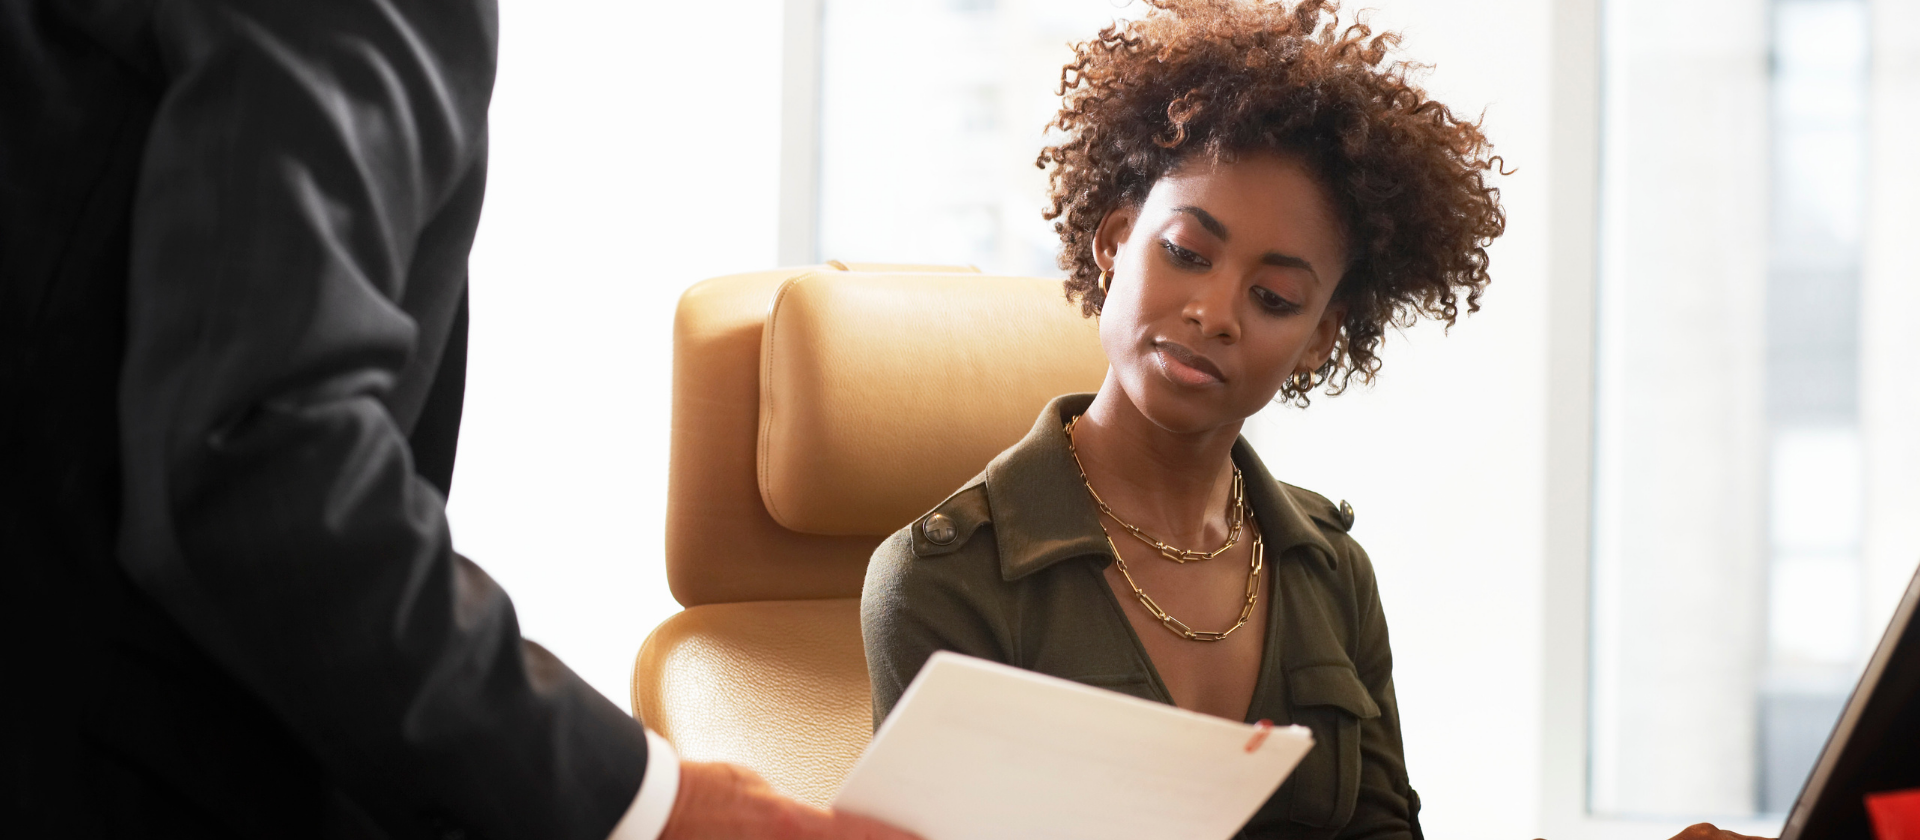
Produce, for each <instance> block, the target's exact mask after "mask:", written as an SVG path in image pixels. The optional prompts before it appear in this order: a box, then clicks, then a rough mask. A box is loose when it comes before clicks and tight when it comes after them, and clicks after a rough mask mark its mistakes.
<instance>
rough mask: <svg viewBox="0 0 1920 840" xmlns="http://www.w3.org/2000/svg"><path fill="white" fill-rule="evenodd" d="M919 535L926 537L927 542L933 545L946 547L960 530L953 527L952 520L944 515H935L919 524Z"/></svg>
mask: <svg viewBox="0 0 1920 840" xmlns="http://www.w3.org/2000/svg"><path fill="white" fill-rule="evenodd" d="M920 533H922V534H925V535H926V537H927V542H930V543H933V544H934V545H948V544H950V543H952V542H953V538H954V537H956V536H958V535H959V534H960V529H958V528H955V527H954V526H953V519H952V518H950V517H948V516H947V515H946V514H944V513H936V514H934V515H932V516H929V517H927V519H926V521H925V522H922V523H920Z"/></svg>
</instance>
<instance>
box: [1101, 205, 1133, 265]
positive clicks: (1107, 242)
mask: <svg viewBox="0 0 1920 840" xmlns="http://www.w3.org/2000/svg"><path fill="white" fill-rule="evenodd" d="M1139 217H1140V211H1139V208H1137V207H1125V206H1123V207H1116V208H1114V209H1112V210H1108V211H1107V215H1106V216H1104V217H1102V218H1101V219H1100V226H1099V227H1097V228H1095V229H1094V231H1093V263H1094V265H1097V266H1100V270H1101V271H1112V270H1113V264H1114V261H1115V259H1116V258H1117V257H1118V256H1119V254H1120V247H1121V246H1122V245H1125V244H1127V237H1128V236H1130V235H1132V234H1133V222H1134V220H1135V219H1137V218H1139Z"/></svg>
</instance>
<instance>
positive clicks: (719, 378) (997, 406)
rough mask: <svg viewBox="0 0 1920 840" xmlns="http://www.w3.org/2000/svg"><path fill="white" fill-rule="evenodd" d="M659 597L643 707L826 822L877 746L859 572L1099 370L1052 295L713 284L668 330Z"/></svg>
mask: <svg viewBox="0 0 1920 840" xmlns="http://www.w3.org/2000/svg"><path fill="white" fill-rule="evenodd" d="M673 366H674V368H673V431H672V438H673V439H672V460H671V465H670V467H669V476H668V500H667V546H666V561H667V580H668V582H669V584H670V585H671V587H672V590H673V594H674V597H675V598H676V599H677V600H679V602H680V603H681V605H683V606H685V607H686V610H685V611H683V612H681V613H679V614H677V615H675V616H673V617H672V618H669V619H668V620H667V621H665V622H663V623H661V625H660V626H659V627H658V628H656V629H655V630H654V631H653V633H652V634H651V635H649V636H648V637H647V640H646V642H645V644H643V645H642V646H641V649H640V655H639V657H638V659H637V660H636V661H635V663H634V673H633V708H634V712H635V714H638V715H640V716H641V717H642V718H643V719H644V720H645V721H646V722H647V725H648V726H650V727H652V728H653V729H654V730H655V731H657V732H659V733H660V734H661V735H663V736H665V737H666V738H667V739H668V740H670V741H672V742H673V743H674V745H675V746H676V747H677V748H678V749H679V750H680V751H681V753H682V755H683V756H684V757H686V758H688V759H691V760H696V761H729V762H733V763H736V764H742V765H745V766H747V767H750V768H753V769H754V770H756V771H758V772H759V773H760V774H761V775H762V776H764V777H766V779H767V780H768V782H769V783H771V784H772V785H773V786H774V787H775V788H776V789H778V790H780V791H782V792H784V793H786V794H788V795H790V796H793V797H795V798H798V799H800V800H802V801H807V802H812V803H815V804H825V803H826V802H828V801H829V800H830V799H832V797H833V794H834V792H835V791H836V790H838V788H839V786H840V782H841V780H842V779H843V778H844V777H845V776H846V773H847V771H848V770H849V769H851V767H852V766H853V762H854V760H855V759H857V758H858V757H859V755H860V752H861V751H862V750H863V749H865V748H866V744H867V742H868V740H869V738H870V733H871V727H872V713H871V710H870V706H869V703H870V695H869V688H868V683H867V667H866V658H865V655H864V653H863V649H862V646H861V642H860V613H859V609H860V600H859V596H860V585H861V581H862V579H863V577H864V575H865V571H866V565H867V558H868V557H869V556H870V555H871V554H872V552H873V549H874V547H875V546H877V545H879V542H880V540H881V539H882V538H884V537H885V536H886V535H888V534H891V533H893V532H894V531H896V530H898V529H899V528H901V527H903V526H905V525H906V524H908V523H910V522H912V521H913V520H914V519H915V518H917V517H918V516H919V515H920V514H922V513H924V512H925V511H926V510H927V509H929V508H931V507H933V505H935V504H937V503H938V502H939V501H940V500H941V499H944V498H945V497H946V496H947V494H949V493H951V492H952V491H954V490H955V489H958V488H959V487H960V485H961V484H962V483H963V482H965V481H966V480H967V479H968V478H970V477H971V476H973V475H975V474H977V473H978V472H979V471H980V470H981V469H982V468H984V467H985V466H986V463H987V461H989V460H991V459H992V457H993V456H994V455H995V454H998V453H999V452H1000V450H1002V449H1004V448H1006V447H1008V446H1010V445H1012V444H1013V443H1014V442H1015V441H1017V440H1019V439H1020V436H1021V435H1023V434H1025V433H1026V430H1027V429H1028V428H1029V427H1031V426H1032V424H1033V418H1034V417H1035V416H1036V415H1037V414H1038V412H1039V411H1040V409H1041V408H1042V407H1043V406H1045V404H1046V402H1047V400H1049V399H1051V398H1052V397H1054V396H1056V395H1058V394H1062V393H1067V392H1070V391H1091V390H1095V389H1097V388H1098V387H1099V385H1100V380H1101V378H1102V376H1104V374H1105V371H1106V360H1105V357H1104V356H1103V355H1102V354H1101V351H1100V346H1099V341H1098V331H1097V327H1096V325H1095V324H1094V322H1093V321H1091V320H1089V319H1084V318H1082V317H1081V316H1080V313H1079V310H1078V308H1077V307H1075V306H1073V305H1071V304H1069V303H1068V302H1067V301H1066V299H1065V297H1064V295H1063V294H1062V292H1061V287H1060V281H1058V280H1047V279H1036V278H1023V277H990V276H986V275H982V274H979V273H977V272H976V271H975V270H973V269H966V268H947V267H937V266H892V265H863V264H855V265H851V266H848V265H844V264H840V263H833V264H830V265H826V266H813V267H808V268H800V269H784V270H779V271H766V272H757V273H753V274H739V275H733V276H729V277H720V278H716V279H713V280H708V281H706V282H703V283H700V284H699V285H696V286H694V287H693V288H691V289H689V290H688V291H687V293H686V294H685V295H684V296H682V297H681V299H680V308H679V311H678V313H677V314H676V316H675V320H674V361H673Z"/></svg>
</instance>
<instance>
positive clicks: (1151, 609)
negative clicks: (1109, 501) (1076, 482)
mask: <svg viewBox="0 0 1920 840" xmlns="http://www.w3.org/2000/svg"><path fill="white" fill-rule="evenodd" d="M1079 419H1080V418H1079V417H1078V416H1075V417H1074V418H1073V420H1069V421H1067V430H1066V431H1067V452H1068V453H1070V454H1072V455H1073V465H1074V466H1075V467H1077V468H1079V470H1080V483H1082V484H1085V485H1086V486H1087V493H1088V494H1089V495H1091V496H1093V500H1094V503H1095V504H1097V505H1099V506H1100V511H1101V512H1102V513H1105V514H1106V515H1108V516H1110V517H1113V521H1115V522H1119V523H1120V524H1121V525H1123V526H1124V525H1126V524H1127V523H1126V522H1123V521H1121V519H1120V517H1118V516H1113V512H1112V511H1111V510H1109V509H1108V508H1107V506H1106V503H1105V502H1101V501H1100V494H1099V493H1095V492H1094V491H1093V482H1091V481H1088V480H1087V468H1086V467H1085V466H1083V465H1082V464H1081V463H1080V453H1079V452H1078V451H1075V450H1074V448H1073V423H1074V421H1075V420H1079ZM1233 473H1234V475H1233V478H1234V485H1235V494H1234V495H1235V497H1236V498H1235V500H1234V504H1235V507H1236V509H1237V510H1238V511H1239V518H1240V519H1242V520H1244V519H1245V518H1246V505H1245V503H1244V502H1243V500H1242V499H1241V498H1239V496H1240V493H1239V483H1240V468H1239V467H1235V468H1234V470H1233ZM1128 527H1129V528H1131V526H1128ZM1100 533H1101V535H1102V536H1105V537H1106V538H1107V548H1110V549H1112V550H1113V565H1114V568H1117V569H1119V570H1120V577H1121V579H1123V580H1125V581H1126V582H1127V588H1129V589H1132V590H1133V597H1135V598H1138V599H1139V600H1140V605H1141V606H1143V607H1146V608H1147V612H1148V614H1150V615H1152V616H1153V617H1154V618H1155V619H1157V620H1158V621H1159V622H1160V625H1161V626H1162V627H1165V628H1167V630H1168V631H1170V632H1172V633H1173V634H1174V635H1176V636H1179V637H1180V638H1183V639H1186V640H1187V641H1189V642H1218V641H1220V640H1222V639H1225V638H1226V637H1227V636H1228V635H1231V634H1232V633H1233V631H1235V630H1238V629H1240V628H1241V627H1244V626H1246V623H1247V620H1248V619H1250V618H1252V617H1253V605H1254V603H1255V602H1257V601H1259V600H1260V570H1261V568H1262V567H1263V566H1265V565H1266V553H1267V552H1266V546H1265V545H1264V544H1263V543H1262V541H1261V539H1260V529H1259V528H1258V527H1255V528H1254V530H1253V559H1252V560H1251V561H1250V562H1249V563H1248V564H1247V600H1246V603H1245V604H1242V605H1241V607H1240V620H1238V621H1235V622H1234V623H1233V626H1232V627H1229V628H1227V629H1225V630H1195V629H1193V628H1192V627H1188V626H1187V623H1186V622H1184V621H1181V620H1180V619H1177V618H1174V617H1173V616H1171V615H1168V614H1167V611H1166V610H1163V609H1161V608H1160V605H1159V604H1157V603H1154V600H1153V597H1152V596H1150V595H1148V594H1147V592H1146V590H1144V589H1141V588H1140V584H1138V583H1134V582H1133V574H1132V573H1130V572H1128V571H1127V561H1126V559H1125V558H1123V557H1121V556H1120V547H1119V546H1117V545H1114V544H1113V534H1111V533H1108V532H1107V525H1106V523H1105V522H1102V523H1100ZM1234 534H1235V536H1236V537H1237V536H1238V534H1239V528H1238V524H1237V523H1236V527H1235V528H1234ZM1135 536H1140V535H1139V534H1138V533H1135ZM1143 539H1144V538H1143ZM1156 542H1157V541H1151V540H1150V541H1149V544H1154V543H1156ZM1161 545H1164V543H1161ZM1232 545H1233V544H1232V543H1231V542H1229V543H1228V544H1227V545H1226V546H1222V547H1221V548H1220V551H1226V550H1227V548H1229V547H1231V546H1232ZM1220 551H1216V552H1214V553H1213V554H1211V555H1207V556H1208V557H1216V556H1219V554H1220ZM1165 553H1166V552H1165V551H1164V550H1162V551H1161V554H1165ZM1181 562H1185V561H1181Z"/></svg>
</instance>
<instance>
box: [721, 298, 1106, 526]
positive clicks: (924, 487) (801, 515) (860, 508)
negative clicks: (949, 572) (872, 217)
mask: <svg viewBox="0 0 1920 840" xmlns="http://www.w3.org/2000/svg"><path fill="white" fill-rule="evenodd" d="M1106 369H1107V362H1106V357H1105V355H1104V354H1103V353H1102V352H1101V349H1100V338H1099V327H1098V325H1097V324H1096V323H1095V322H1094V321H1093V320H1092V319H1089V318H1084V317H1082V316H1081V315H1080V311H1079V308H1078V307H1077V306H1074V305H1073V304H1071V303H1069V302H1068V301H1067V299H1066V296H1065V295H1064V294H1063V293H1062V291H1061V287H1060V281H1058V280H1046V279H1037V278H1030V277H992V276H984V275H965V274H961V275H955V274H944V275H943V274H905V273H861V272H848V273H839V272H822V273H811V274H804V275H801V276H798V277H795V278H792V279H790V280H788V281H787V282H786V283H785V284H784V285H783V286H782V287H781V288H780V291H779V292H778V293H777V294H776V295H775V296H774V301H773V304H772V307H771V308H770V309H769V311H768V313H767V321H766V328H765V332H764V333H763V335H762V339H761V345H760V454H759V462H760V463H759V467H760V495H761V498H762V500H763V501H765V502H766V506H767V511H768V512H769V513H771V514H772V515H773V518H774V519H775V520H776V521H778V522H779V523H780V524H781V525H784V526H786V527H787V528H790V529H792V530H795V531H800V532H803V533H809V534H890V533H892V532H894V531H896V530H898V529H900V528H901V527H902V526H905V525H906V524H907V523H909V522H912V521H913V520H914V519H915V518H916V517H918V516H919V515H920V514H921V513H923V512H925V511H926V510H927V509H928V508H931V507H932V506H934V505H935V504H938V503H939V502H940V500H941V499H944V498H946V497H947V495H949V494H951V493H952V492H953V491H955V490H957V489H959V487H960V486H961V484H962V483H964V482H965V481H966V480H967V479H968V478H970V477H972V476H974V475H976V474H978V473H979V472H980V470H981V469H983V468H984V467H986V464H987V462H988V461H989V460H992V458H993V456H995V455H997V454H999V453H1000V451H1001V450H1003V449H1005V448H1007V447H1008V446H1011V445H1013V444H1014V443H1015V442H1017V441H1019V440H1020V438H1021V436H1022V435H1024V434H1026V431H1027V430H1028V429H1029V428H1031V427H1032V426H1033V419H1034V417H1036V416H1037V415H1038V414H1039V412H1040V409H1042V408H1044V407H1045V406H1046V404H1047V401H1048V400H1050V399H1052V398H1054V397H1056V396H1059V395H1060V394H1064V393H1070V392H1076V391H1094V390H1098V389H1099V387H1100V381H1101V379H1102V378H1103V377H1104V376H1105V375H1106Z"/></svg>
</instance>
